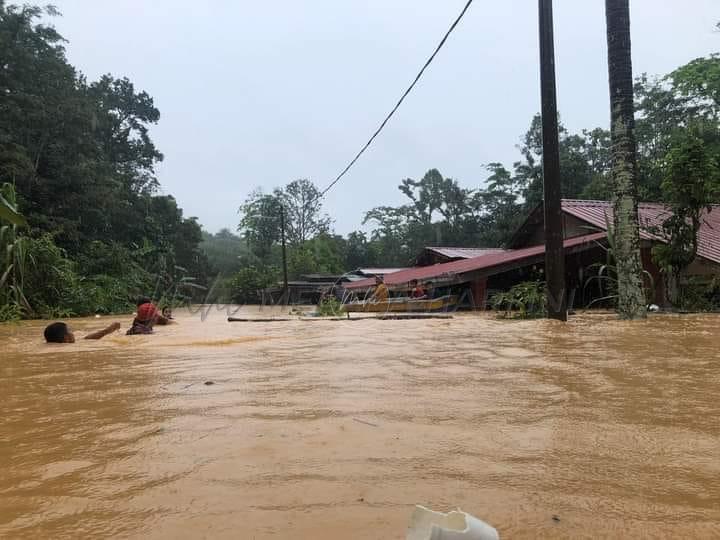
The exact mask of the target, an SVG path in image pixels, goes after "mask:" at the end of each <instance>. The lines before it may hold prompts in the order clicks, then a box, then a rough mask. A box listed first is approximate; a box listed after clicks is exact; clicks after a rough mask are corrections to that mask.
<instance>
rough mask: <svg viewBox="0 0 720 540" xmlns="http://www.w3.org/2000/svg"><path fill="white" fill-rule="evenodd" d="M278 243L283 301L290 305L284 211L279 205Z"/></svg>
mask: <svg viewBox="0 0 720 540" xmlns="http://www.w3.org/2000/svg"><path fill="white" fill-rule="evenodd" d="M280 242H281V244H282V264H283V301H284V302H287V303H290V290H289V289H288V271H287V253H286V248H285V209H284V207H283V205H282V204H281V205H280Z"/></svg>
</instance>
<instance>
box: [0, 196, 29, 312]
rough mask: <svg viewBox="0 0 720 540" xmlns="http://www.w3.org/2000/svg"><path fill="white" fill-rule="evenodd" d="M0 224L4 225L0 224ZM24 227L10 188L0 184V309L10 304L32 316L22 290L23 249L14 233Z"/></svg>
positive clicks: (25, 259) (23, 244)
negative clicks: (4, 222)
mask: <svg viewBox="0 0 720 540" xmlns="http://www.w3.org/2000/svg"><path fill="white" fill-rule="evenodd" d="M3 221H6V222H8V224H2V222H3ZM26 225H27V222H26V221H25V218H24V217H23V216H22V215H21V214H20V213H19V212H18V209H17V202H16V198H15V189H14V187H13V186H12V184H3V185H2V187H0V307H3V306H8V305H14V306H16V307H17V308H18V309H20V310H22V311H24V312H25V313H32V311H33V310H32V307H31V306H30V303H29V302H28V300H27V297H26V296H25V292H24V290H23V289H24V288H23V276H24V274H25V270H26V268H25V267H26V263H27V253H26V246H25V241H24V239H23V238H22V237H21V236H20V235H18V231H17V230H18V227H24V226H26Z"/></svg>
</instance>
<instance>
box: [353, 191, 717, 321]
mask: <svg viewBox="0 0 720 540" xmlns="http://www.w3.org/2000/svg"><path fill="white" fill-rule="evenodd" d="M562 213H563V223H564V235H565V236H564V247H565V271H566V283H567V290H568V296H569V305H570V306H571V307H572V306H575V307H583V306H586V305H588V304H589V303H590V302H591V301H592V299H593V297H597V294H598V293H597V288H595V287H588V286H587V284H588V282H589V280H590V278H591V276H592V275H597V268H598V267H599V266H600V265H602V264H605V263H607V261H608V224H612V222H613V209H612V204H611V203H609V202H607V201H581V200H570V199H566V200H563V201H562ZM671 215H672V213H671V212H670V210H669V209H668V208H667V206H665V205H663V204H660V203H641V204H640V205H639V208H638V218H639V222H640V247H641V255H642V262H643V267H644V269H645V270H646V271H647V273H648V275H650V276H652V279H651V280H649V281H650V282H651V284H652V286H653V288H654V291H653V293H654V303H657V304H659V305H664V304H666V303H667V301H666V293H665V285H664V283H665V280H664V279H663V276H662V274H661V272H660V269H659V268H658V267H657V265H656V264H655V263H654V262H653V259H652V247H653V246H654V245H656V244H658V243H665V242H667V239H666V238H665V237H664V236H663V232H662V231H663V229H662V224H663V222H664V221H665V220H666V219H667V218H668V217H670V216H671ZM544 242H545V235H544V216H543V208H542V205H540V206H538V207H537V208H535V210H534V211H533V212H531V213H530V215H529V216H528V218H527V219H526V220H525V222H524V223H523V224H522V225H521V226H520V227H519V228H518V230H517V231H516V232H515V234H514V236H513V238H512V239H511V241H510V242H509V244H508V246H507V248H506V249H498V248H489V249H487V248H457V247H427V248H425V249H424V250H423V252H422V253H420V254H419V255H418V257H417V258H416V260H415V266H413V267H411V268H407V269H403V270H399V271H395V272H390V273H386V274H385V275H384V280H385V284H386V285H387V286H388V288H389V289H390V290H391V291H395V292H396V293H398V294H403V293H404V292H405V291H407V290H408V288H409V284H410V282H412V281H414V280H418V281H419V282H420V283H423V284H427V283H428V282H432V286H433V287H434V288H435V289H436V290H438V289H439V290H442V291H443V292H444V293H450V292H451V293H453V294H457V295H459V296H461V297H462V298H464V299H465V303H466V305H469V306H470V307H473V308H476V309H484V308H485V306H486V304H487V299H488V296H489V294H490V293H491V292H492V291H496V290H498V291H499V290H507V289H509V288H510V287H511V286H512V285H514V284H516V283H519V282H521V281H527V280H543V270H544V262H545V245H544ZM719 275H720V206H713V207H712V208H711V210H710V211H709V212H705V213H704V215H703V217H702V225H701V227H700V231H699V234H698V251H697V257H696V259H695V261H693V263H692V264H690V265H689V266H688V267H687V268H686V270H685V272H684V277H685V278H686V279H688V278H694V279H698V280H710V279H712V278H714V277H715V276H719ZM374 285H375V280H374V279H372V278H368V279H356V280H354V281H350V282H347V283H344V284H343V286H344V287H345V288H346V289H347V290H349V291H353V292H355V293H356V294H358V295H359V296H362V295H363V292H364V291H367V290H370V289H371V288H372V287H374Z"/></svg>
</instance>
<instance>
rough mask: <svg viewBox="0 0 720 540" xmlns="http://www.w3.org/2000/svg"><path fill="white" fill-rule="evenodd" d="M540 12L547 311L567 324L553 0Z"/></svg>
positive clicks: (542, 1) (544, 0)
mask: <svg viewBox="0 0 720 540" xmlns="http://www.w3.org/2000/svg"><path fill="white" fill-rule="evenodd" d="M539 8H540V91H541V97H542V132H543V201H544V212H545V279H546V283H547V309H548V317H550V318H551V319H557V320H560V321H567V296H566V292H565V250H564V248H563V218H562V208H561V193H560V145H559V142H558V118H557V95H556V89H555V45H554V43H553V41H554V38H553V9H552V0H539Z"/></svg>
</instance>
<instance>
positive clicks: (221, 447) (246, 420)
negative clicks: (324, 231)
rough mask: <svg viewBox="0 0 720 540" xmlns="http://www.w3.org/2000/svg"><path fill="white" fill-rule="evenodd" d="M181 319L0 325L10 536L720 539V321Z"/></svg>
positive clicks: (0, 506) (4, 494) (4, 503)
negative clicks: (444, 516)
mask: <svg viewBox="0 0 720 540" xmlns="http://www.w3.org/2000/svg"><path fill="white" fill-rule="evenodd" d="M265 314H267V312H265ZM114 319H116V318H103V319H81V320H77V321H72V326H73V327H75V329H76V330H78V331H82V330H86V329H88V330H89V329H93V328H97V327H99V326H102V325H105V324H108V323H109V322H110V321H112V320H114ZM178 319H179V324H178V325H175V326H171V327H160V328H158V330H157V333H156V335H153V336H133V337H126V336H124V335H121V334H119V333H118V334H115V335H112V336H109V337H107V338H106V339H104V340H102V341H99V342H89V341H82V340H81V341H78V342H77V343H75V344H72V345H46V344H44V343H42V340H41V333H42V328H43V326H44V323H42V322H29V323H22V324H19V325H0V347H1V352H0V358H1V361H0V537H3V538H33V539H35V538H70V537H72V538H110V537H113V538H115V537H122V538H161V539H166V538H167V539H175V538H238V539H265V538H276V539H291V538H295V539H313V540H330V539H332V540H345V539H372V540H378V539H382V540H386V539H403V538H404V535H405V527H406V525H407V522H408V518H409V516H410V513H411V510H412V506H413V505H414V504H416V503H420V504H423V505H426V506H429V507H431V508H433V509H437V510H448V509H452V508H455V507H458V506H459V507H461V508H462V509H463V510H465V511H467V512H470V513H471V514H474V515H476V516H478V517H480V518H482V519H484V520H486V521H488V522H489V523H491V524H492V525H494V526H495V527H496V528H497V529H498V530H499V531H500V533H501V537H503V538H543V537H545V538H660V537H667V538H713V537H714V538H718V537H720V353H719V352H718V327H719V326H720V318H718V317H715V316H657V317H652V318H651V319H650V320H649V321H647V322H638V323H623V322H618V321H616V320H615V319H614V317H613V316H611V315H609V314H606V315H603V314H592V315H588V314H583V315H579V316H576V317H574V318H573V319H572V320H571V322H570V323H569V324H567V325H562V324H561V323H556V322H551V321H544V320H541V321H527V322H506V321H497V320H493V319H492V318H490V317H486V316H477V315H471V314H468V315H460V316H458V317H456V318H454V319H452V320H410V321H379V320H361V321H349V322H348V321H334V322H331V321H300V320H293V321H284V322H272V323H227V322H225V315H224V314H222V313H213V314H211V315H210V316H209V318H208V319H207V320H205V321H204V322H203V321H201V320H200V318H199V316H197V315H195V316H193V315H191V314H189V313H179V314H178ZM119 320H123V322H124V325H125V327H127V323H128V322H129V318H127V317H125V318H120V319H119ZM206 382H213V383H214V384H205V383H206ZM553 516H556V517H557V518H559V520H558V519H553Z"/></svg>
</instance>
